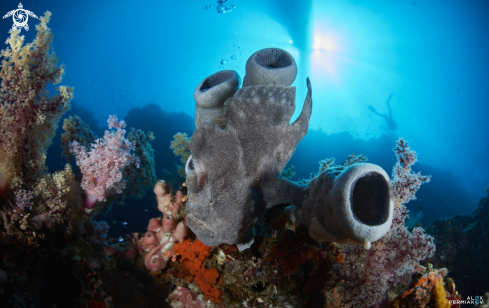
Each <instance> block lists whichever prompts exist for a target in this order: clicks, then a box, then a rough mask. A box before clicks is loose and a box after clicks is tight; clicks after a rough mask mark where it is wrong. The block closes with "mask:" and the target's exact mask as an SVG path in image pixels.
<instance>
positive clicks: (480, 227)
mask: <svg viewBox="0 0 489 308" xmlns="http://www.w3.org/2000/svg"><path fill="white" fill-rule="evenodd" d="M486 192H487V196H486V197H485V198H482V199H481V200H480V201H479V204H478V206H477V208H476V209H475V210H474V212H473V213H472V214H471V215H455V216H453V217H451V218H445V219H437V220H435V221H434V222H433V223H432V224H431V225H430V227H429V228H428V229H427V232H428V233H429V234H431V235H433V236H434V237H435V243H436V245H437V251H436V253H435V255H434V257H433V258H431V259H430V260H429V261H430V262H431V263H433V265H434V266H436V267H446V268H448V270H449V271H450V276H451V277H453V278H454V279H455V280H456V281H457V283H458V285H459V287H458V289H459V290H460V292H461V293H462V294H467V295H472V296H480V297H482V296H483V294H484V293H485V292H487V290H489V280H488V277H487V273H486V272H485V271H484V270H481V269H484V268H486V267H487V256H488V255H489V188H487V189H486Z"/></svg>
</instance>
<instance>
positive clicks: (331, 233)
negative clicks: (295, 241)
mask: <svg viewBox="0 0 489 308" xmlns="http://www.w3.org/2000/svg"><path fill="white" fill-rule="evenodd" d="M393 211H394V197H393V193H392V187H391V183H390V179H389V176H388V175H387V173H386V172H385V171H384V169H382V168H381V167H379V166H377V165H374V164H367V163H361V164H353V165H351V166H349V167H335V168H330V169H326V170H325V171H323V172H322V173H321V174H320V175H319V176H318V177H316V178H315V179H313V180H312V181H311V182H310V183H309V193H308V196H307V198H306V199H305V200H304V202H303V203H302V208H299V207H296V206H292V207H289V208H288V209H287V210H286V212H287V213H288V214H289V216H291V219H292V220H293V221H295V222H296V223H303V224H304V225H306V227H308V229H309V234H310V235H311V237H312V238H313V239H315V240H316V241H334V242H339V243H347V244H355V243H359V244H363V245H364V247H365V248H366V249H369V248H370V243H371V242H374V241H377V240H379V239H380V238H382V237H383V236H384V235H385V234H386V233H387V232H388V231H389V229H390V227H391V224H392V215H393Z"/></svg>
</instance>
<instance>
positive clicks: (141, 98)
mask: <svg viewBox="0 0 489 308" xmlns="http://www.w3.org/2000/svg"><path fill="white" fill-rule="evenodd" d="M18 2H19V0H16V1H11V0H2V2H1V4H0V9H1V12H3V13H2V14H5V13H7V12H8V11H10V10H13V9H16V8H17V6H18V4H19V3H18ZM228 2H229V3H230V4H233V5H235V8H234V9H233V10H232V11H231V12H228V13H226V14H218V13H217V11H216V7H217V1H215V0H209V1H202V0H188V1H173V2H170V1H121V0H117V1H40V0H36V1H33V0H30V1H23V2H22V4H23V5H24V8H25V9H28V10H31V11H32V12H34V13H35V14H36V15H38V16H41V15H42V14H43V13H44V12H45V11H47V10H49V11H51V12H52V13H53V16H52V20H51V22H50V24H49V27H50V28H51V29H52V31H53V33H54V35H55V39H54V50H55V51H56V53H57V55H58V57H59V59H60V63H64V64H65V65H66V75H65V76H64V79H63V82H62V84H63V85H69V86H73V87H74V88H75V98H74V101H73V110H72V113H77V114H79V115H81V116H82V118H83V119H84V120H85V121H86V122H88V123H90V124H91V125H92V130H94V131H97V132H98V134H99V136H101V135H102V132H103V129H104V127H105V126H106V120H107V118H108V116H109V114H117V115H118V117H119V118H125V119H126V121H127V122H128V124H129V126H134V127H136V128H141V129H143V130H146V131H147V130H152V131H155V136H156V138H157V139H156V140H155V141H154V142H153V147H154V148H155V154H156V155H155V157H156V171H157V175H159V176H161V170H162V168H168V169H171V168H174V164H175V163H178V160H177V159H176V158H175V157H173V154H172V153H171V150H169V148H168V147H169V143H170V139H171V136H173V134H175V133H176V132H179V131H181V132H187V133H188V134H191V133H192V130H193V114H194V111H195V107H194V104H195V103H194V101H193V91H194V89H195V87H196V86H197V85H198V84H199V82H200V81H201V80H202V79H204V78H205V77H207V76H208V75H211V74H212V73H214V72H217V71H218V70H222V69H233V70H236V71H238V72H239V74H240V75H241V77H243V76H244V75H245V70H244V68H245V63H246V60H247V59H248V57H249V56H250V55H251V54H252V53H253V52H255V51H257V50H259V49H261V48H265V47H278V48H282V49H285V50H287V51H289V52H290V53H291V54H292V55H293V56H294V57H295V59H296V62H297V65H298V68H299V74H298V77H297V79H296V81H295V84H294V85H295V86H297V90H298V91H297V110H298V111H300V108H301V106H302V102H303V100H304V97H305V93H306V89H305V78H306V77H307V76H310V78H311V82H312V87H313V100H314V106H313V116H312V118H311V123H310V132H309V134H308V136H306V138H305V139H304V140H303V141H302V142H301V144H300V145H299V147H298V149H297V151H296V154H295V156H294V157H293V158H292V160H291V162H290V164H289V165H291V164H294V166H295V167H296V171H297V172H298V174H297V176H296V177H295V179H300V178H303V177H308V176H309V173H310V172H312V171H316V170H317V166H318V165H317V161H318V160H319V159H323V158H327V157H336V159H337V162H341V160H343V159H346V157H347V155H348V154H350V153H356V154H361V153H363V154H365V155H366V156H368V157H369V161H370V162H372V163H376V164H379V165H381V166H382V167H384V168H385V169H386V170H388V172H390V170H391V168H392V166H393V164H394V162H395V156H394V154H393V152H392V151H391V150H392V148H393V147H394V142H393V141H394V140H396V139H397V138H398V137H400V136H402V137H404V138H405V139H406V140H408V141H409V142H410V145H411V147H412V149H414V150H416V151H417V152H418V155H419V163H418V164H417V165H416V167H415V168H416V170H417V171H421V172H422V173H423V174H431V175H432V176H433V178H432V182H431V183H429V184H426V185H423V187H422V188H421V190H420V192H419V193H418V200H417V201H414V202H411V203H410V204H409V205H408V206H409V208H410V209H411V210H412V211H414V212H419V211H422V212H423V215H424V217H423V219H422V221H423V222H424V223H425V224H428V223H429V222H430V221H431V220H433V218H436V217H446V216H451V215H453V214H456V213H461V214H467V213H470V212H472V210H473V209H475V207H476V203H477V201H478V200H479V199H480V198H481V197H482V196H484V194H485V192H484V189H485V187H487V185H488V184H489V160H488V159H487V156H488V152H489V142H488V141H489V138H488V136H487V135H488V132H489V124H488V121H487V118H488V117H489V87H488V75H489V73H488V67H489V58H488V57H487V55H488V54H489V43H488V42H489V18H488V17H489V3H488V2H487V1H484V0H468V1H451V0H433V1H414V2H413V1H412V0H410V1H383V0H377V1H374V0H373V1H368V2H367V1H345V0H341V1H339V0H335V1H325V0H314V1H308V0H291V1H284V0H282V1H272V0H266V1H264V0H261V1H256V0H246V1H244V0H229V1H228ZM210 6H212V8H207V9H206V7H210ZM38 22H39V21H38V20H36V19H34V18H30V19H29V25H30V30H29V31H27V32H26V31H25V30H22V33H23V34H25V35H26V41H27V42H30V41H31V40H32V39H33V37H34V35H35V30H34V26H35V25H36V24H37V23H38ZM11 25H12V19H11V18H6V19H2V20H0V41H1V42H2V43H1V44H0V47H1V48H2V49H3V48H5V44H4V43H3V42H4V41H5V39H6V38H7V36H8V30H9V28H10V27H11ZM134 108H140V109H139V110H138V109H134ZM141 108H142V109H141ZM389 109H390V111H389ZM130 110H131V111H130ZM383 115H384V116H383ZM296 116H297V113H296ZM97 126H98V128H97ZM53 144H54V145H53V146H52V148H51V149H50V153H51V154H52V155H55V154H56V156H55V157H59V155H58V154H57V153H59V152H60V150H59V148H58V144H59V143H56V141H54V143H53ZM51 154H50V155H51ZM56 163H57V165H56V164H54V163H52V164H51V165H50V168H60V163H59V159H58V160H57V161H56ZM151 194H152V193H151V191H150V192H149V194H148V198H147V199H145V200H146V201H144V202H145V203H143V202H142V201H131V200H129V201H128V202H127V204H126V205H130V204H131V203H132V204H133V205H131V206H133V207H130V206H124V207H121V208H120V209H119V212H115V211H113V212H115V213H112V214H109V215H113V217H108V219H107V220H108V221H109V223H110V225H111V227H113V229H111V232H119V233H117V234H118V235H119V234H123V233H124V232H127V230H124V229H122V228H121V222H122V221H127V222H128V226H127V229H128V230H134V229H133V228H131V226H134V225H138V224H143V225H144V224H145V222H147V220H148V219H149V217H153V216H156V214H157V211H156V210H155V209H154V204H155V203H154V200H153V199H152V196H151ZM134 207H136V208H137V211H138V213H141V216H139V215H134V211H135V210H134ZM146 207H147V208H146ZM148 208H149V210H148V211H145V209H148ZM117 213H118V214H117ZM114 215H117V216H114ZM113 221H115V223H113ZM118 228H120V229H118ZM141 231H142V230H141Z"/></svg>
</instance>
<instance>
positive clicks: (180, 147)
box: [170, 133, 190, 178]
mask: <svg viewBox="0 0 489 308" xmlns="http://www.w3.org/2000/svg"><path fill="white" fill-rule="evenodd" d="M170 149H172V150H173V154H175V156H178V157H180V162H181V163H182V164H183V165H184V166H185V163H186V162H187V160H188V158H189V156H190V138H189V137H187V134H186V133H183V134H182V133H178V134H176V135H175V136H173V140H172V141H171V145H170ZM178 175H179V176H180V177H182V178H185V168H184V167H183V166H178Z"/></svg>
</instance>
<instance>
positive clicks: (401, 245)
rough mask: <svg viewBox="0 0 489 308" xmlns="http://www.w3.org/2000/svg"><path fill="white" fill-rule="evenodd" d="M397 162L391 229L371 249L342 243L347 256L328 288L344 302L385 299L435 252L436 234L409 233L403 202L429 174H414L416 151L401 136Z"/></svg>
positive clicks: (357, 303) (359, 303) (416, 230)
mask: <svg viewBox="0 0 489 308" xmlns="http://www.w3.org/2000/svg"><path fill="white" fill-rule="evenodd" d="M395 152H396V156H397V157H398V162H397V163H396V165H395V167H394V170H393V180H392V182H393V183H395V186H394V194H395V196H396V202H395V205H396V207H395V210H394V218H393V222H392V227H391V229H390V231H389V232H388V233H387V234H386V235H385V236H384V237H383V238H382V239H381V240H379V241H377V242H375V243H372V247H371V249H370V250H365V249H363V247H361V246H348V245H341V251H342V252H343V254H344V255H345V262H344V264H342V265H339V264H335V265H334V267H333V271H332V272H333V279H332V280H331V282H330V283H329V288H330V289H331V290H333V291H334V292H339V294H341V303H342V304H348V303H350V304H352V305H353V306H354V307H367V306H372V305H377V304H379V303H380V302H381V301H382V300H384V299H385V297H386V295H387V290H389V289H394V288H395V287H398V286H400V285H401V283H403V282H405V281H406V280H407V279H408V278H409V276H410V275H411V274H412V273H413V272H414V270H415V268H416V266H417V265H418V264H419V263H418V262H419V261H421V260H424V259H426V258H428V257H430V256H432V255H433V254H434V252H435V245H434V239H433V237H431V236H429V235H426V234H425V233H424V232H423V229H421V228H414V230H413V232H412V233H411V232H409V231H408V229H407V228H406V227H405V226H404V221H405V219H406V217H407V214H408V211H407V210H406V208H405V206H404V204H403V203H405V202H407V201H409V200H411V199H413V198H414V193H415V192H416V191H417V190H418V189H419V186H420V185H421V183H423V182H425V181H426V179H427V178H428V177H425V176H422V175H420V174H419V173H418V174H413V173H411V166H412V165H413V164H414V163H415V162H416V154H415V153H414V152H412V151H410V149H409V147H408V146H407V142H405V141H404V140H403V139H400V140H399V141H398V142H397V146H396V148H395Z"/></svg>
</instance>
